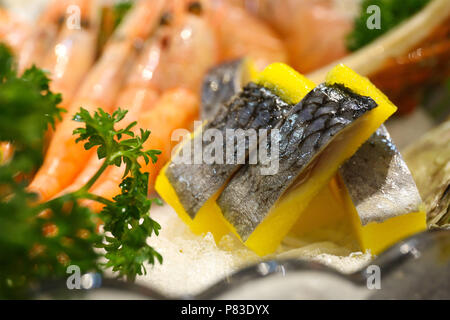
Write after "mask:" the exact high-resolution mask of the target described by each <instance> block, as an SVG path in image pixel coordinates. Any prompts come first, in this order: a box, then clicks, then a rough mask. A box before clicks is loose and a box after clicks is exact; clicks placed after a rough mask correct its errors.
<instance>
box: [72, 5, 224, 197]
mask: <svg viewBox="0 0 450 320" xmlns="http://www.w3.org/2000/svg"><path fill="white" fill-rule="evenodd" d="M179 5H184V4H183V3H182V2H179V3H177V5H176V6H175V7H174V8H171V11H172V13H173V16H172V18H171V23H170V26H169V27H162V28H160V30H158V32H157V33H156V34H155V36H154V37H153V38H152V39H151V40H150V41H149V42H148V44H147V45H146V47H145V50H144V51H143V52H142V54H141V56H140V59H139V61H138V63H137V64H136V65H135V67H134V69H133V71H132V72H131V75H130V77H129V79H128V80H127V86H126V88H125V89H124V90H123V91H122V94H121V97H120V98H119V100H118V103H117V106H120V107H126V108H127V109H128V110H129V112H128V114H127V116H126V117H125V119H124V120H123V121H122V124H121V125H122V126H127V125H128V124H129V123H131V122H132V121H135V120H137V116H138V115H139V113H141V112H148V111H149V110H150V109H151V107H153V106H154V104H155V103H154V102H155V99H156V97H157V93H156V92H161V91H164V90H167V89H168V88H173V87H175V86H178V87H180V88H181V87H185V88H196V89H197V88H198V86H199V82H200V77H201V75H202V74H203V73H204V72H206V70H207V69H209V68H210V67H211V66H212V65H213V63H214V62H215V61H216V59H217V58H216V55H215V48H216V46H215V38H214V35H213V34H212V32H211V31H210V30H209V28H208V25H207V24H206V23H205V21H203V20H202V19H201V18H199V17H196V16H192V15H191V14H189V13H188V14H186V13H185V12H183V10H180V8H179V7H178V6H179ZM186 30H189V32H190V35H189V37H187V36H185V39H182V35H183V33H184V32H187V31H186ZM181 39H182V41H181ZM205 49H206V51H203V50H205ZM187 61H189V63H190V64H191V65H192V66H193V67H195V66H196V67H197V69H198V71H197V72H194V73H191V74H189V73H188V74H186V68H187V66H186V64H187ZM193 67H192V68H193ZM198 73H200V75H198ZM180 90H181V89H180ZM164 101H165V100H164ZM169 105H170V104H169ZM160 161H162V160H160ZM101 164H102V161H101V160H98V159H97V155H93V156H92V157H91V159H90V161H89V162H88V164H87V166H86V167H85V169H84V170H83V171H82V172H81V173H80V174H79V175H78V177H77V179H75V181H74V182H73V183H72V184H71V186H70V187H69V188H67V189H66V190H64V191H63V193H66V192H68V191H74V190H77V189H79V188H81V187H82V186H83V185H85V184H86V183H87V182H88V181H89V179H90V178H91V177H92V176H93V175H94V174H95V173H96V172H97V170H98V169H99V168H100V166H101ZM102 179H109V177H108V175H106V176H104V177H101V178H100V180H99V181H101V180H102Z"/></svg>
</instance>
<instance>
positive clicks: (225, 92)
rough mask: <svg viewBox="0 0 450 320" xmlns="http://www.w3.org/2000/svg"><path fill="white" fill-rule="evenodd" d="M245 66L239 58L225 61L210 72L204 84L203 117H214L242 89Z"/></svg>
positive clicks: (205, 118) (207, 118)
mask: <svg viewBox="0 0 450 320" xmlns="http://www.w3.org/2000/svg"><path fill="white" fill-rule="evenodd" d="M243 67H244V60H243V59H239V60H233V61H230V62H225V63H223V64H221V65H219V66H217V67H214V68H213V69H211V70H210V71H209V72H208V74H207V75H206V76H205V78H204V81H203V86H202V110H201V116H202V119H204V120H209V119H212V118H214V116H215V115H216V113H217V112H218V110H219V109H220V108H221V107H225V104H226V103H227V102H228V101H230V99H231V98H232V97H233V96H235V95H236V94H237V93H238V92H239V91H241V88H242V87H243V85H244V84H243V83H242V68H243Z"/></svg>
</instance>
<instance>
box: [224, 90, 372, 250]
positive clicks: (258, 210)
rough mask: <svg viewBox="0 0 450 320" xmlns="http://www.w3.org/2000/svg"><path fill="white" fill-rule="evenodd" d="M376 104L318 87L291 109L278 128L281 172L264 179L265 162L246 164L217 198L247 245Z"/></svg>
mask: <svg viewBox="0 0 450 320" xmlns="http://www.w3.org/2000/svg"><path fill="white" fill-rule="evenodd" d="M376 106H377V104H376V103H375V101H373V100H372V99H371V98H369V97H363V96H359V95H356V94H354V93H352V92H350V91H349V90H348V89H346V88H344V87H343V86H340V85H334V86H329V87H328V86H325V85H320V86H319V87H317V88H315V89H314V90H313V91H311V92H310V93H309V94H308V95H307V96H306V97H305V98H304V99H303V100H302V101H301V102H300V103H299V104H297V105H296V106H295V107H294V108H293V109H292V110H291V112H290V114H289V115H288V116H287V118H286V120H285V121H284V123H283V124H282V125H281V127H280V145H279V147H280V158H279V171H278V173H277V174H275V175H261V173H260V172H261V171H260V170H261V167H262V166H261V164H256V165H245V166H243V167H242V168H241V169H240V170H239V171H238V172H237V173H236V174H235V176H234V177H233V178H232V179H231V181H230V182H229V183H228V185H227V186H226V187H225V189H224V191H223V192H222V194H221V195H220V196H219V198H218V200H217V204H218V205H219V207H220V208H221V210H222V213H223V215H224V216H225V218H226V219H227V220H228V221H229V222H230V223H231V224H232V225H233V226H234V227H235V228H236V231H237V232H238V234H239V235H240V236H241V237H242V239H243V240H244V241H245V240H247V239H248V237H249V236H250V235H251V233H252V232H253V231H254V230H255V228H256V227H257V226H258V225H259V224H260V223H261V222H262V221H263V220H264V218H265V217H266V215H267V214H268V213H269V211H270V210H271V208H272V207H273V206H274V204H275V203H276V201H277V200H278V199H279V198H280V197H281V196H282V195H283V193H284V192H285V191H286V190H287V189H288V188H289V186H291V185H292V184H293V183H294V182H296V179H297V178H298V177H299V176H300V175H301V174H302V173H303V172H304V170H305V169H306V168H307V167H308V165H309V164H311V163H312V160H313V159H314V158H315V157H316V156H317V155H318V154H319V153H320V152H321V151H322V150H323V149H325V147H326V146H327V145H328V144H329V143H330V142H331V141H332V140H333V137H334V136H335V135H336V134H338V133H339V132H340V131H342V130H343V129H345V128H347V127H349V126H350V125H351V124H352V123H353V122H354V121H355V120H356V119H358V118H359V117H361V116H362V115H363V114H365V113H366V112H367V111H369V110H371V109H373V108H375V107H376ZM336 119H339V121H336Z"/></svg>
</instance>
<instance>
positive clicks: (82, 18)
mask: <svg viewBox="0 0 450 320" xmlns="http://www.w3.org/2000/svg"><path fill="white" fill-rule="evenodd" d="M414 1H415V2H414V4H408V5H407V6H405V12H403V13H402V15H401V16H399V17H398V19H397V20H398V21H397V20H396V19H393V21H390V24H389V25H388V27H386V26H385V27H384V29H381V30H379V31H373V32H374V33H371V32H372V31H367V30H365V29H362V28H363V27H364V26H363V27H361V26H362V25H363V24H362V22H361V21H363V22H364V21H365V20H364V19H366V18H367V14H368V12H367V11H365V10H366V9H367V6H368V5H370V1H369V0H363V1H359V0H350V1H346V3H345V4H343V2H341V1H335V0H311V1H301V0H286V1H272V0H248V1H235V0H133V1H115V0H114V1H104V0H94V1H87V0H48V1H44V2H46V5H45V7H44V8H43V9H42V11H41V12H40V13H39V15H38V18H37V20H36V21H35V22H34V23H33V22H30V21H27V20H26V19H23V17H20V16H19V15H17V14H16V13H17V12H13V10H12V9H8V8H7V7H2V5H3V3H2V5H0V58H1V59H0V102H1V101H3V102H2V103H3V107H0V110H2V108H3V111H0V117H2V112H5V113H4V117H5V119H13V120H10V121H9V122H11V123H15V121H14V117H16V120H17V114H16V113H17V112H19V111H18V110H22V109H23V110H27V109H26V106H27V105H29V106H30V108H34V109H36V108H35V107H34V104H32V103H31V102H30V101H44V102H45V103H44V102H42V103H41V104H43V105H44V104H45V108H46V109H45V110H46V111H45V112H43V111H41V113H43V114H42V115H39V114H38V113H39V110H34V109H33V110H31V109H30V110H31V111H29V112H30V114H31V115H32V117H31V116H30V119H33V121H36V124H34V123H32V121H30V124H29V128H23V129H24V132H23V133H22V132H20V130H18V131H17V132H20V134H17V139H12V138H11V136H10V135H8V134H6V133H2V131H1V128H0V134H1V135H2V136H1V138H0V224H1V223H3V224H4V225H5V226H6V225H9V223H11V225H12V226H13V224H14V223H18V221H19V220H20V219H23V221H21V223H22V228H16V230H19V231H18V232H15V233H20V232H22V231H23V230H29V229H27V228H31V227H33V228H36V230H37V231H36V230H33V231H23V232H24V233H27V232H28V233H29V234H30V239H31V235H33V237H34V238H33V239H31V240H30V239H29V240H30V241H29V242H27V241H24V242H23V243H24V246H25V245H27V246H28V247H26V248H25V247H24V248H25V249H24V248H22V247H20V249H17V250H16V251H14V252H13V251H11V252H13V253H12V254H11V255H12V256H14V255H16V254H17V252H28V256H29V257H28V258H27V259H31V260H30V261H31V262H30V265H31V267H29V269H30V270H39V265H38V264H39V263H40V260H39V259H40V258H42V257H46V258H47V255H46V253H47V252H50V253H52V252H56V251H55V250H57V251H58V254H55V255H54V257H51V258H54V260H55V261H56V262H54V263H55V265H52V263H53V262H48V261H47V260H45V259H43V260H42V261H44V262H45V263H46V266H49V268H50V269H49V270H56V271H55V275H56V276H57V277H61V274H63V276H64V275H65V273H64V272H63V273H61V270H64V268H66V267H67V266H68V265H70V264H72V263H75V262H79V261H85V260H86V261H90V262H91V264H89V263H87V262H86V264H83V268H84V266H86V269H88V271H90V270H96V271H97V270H102V271H100V272H103V271H104V272H106V274H108V275H110V276H116V275H117V276H119V277H123V278H126V279H127V280H131V281H135V280H136V279H138V281H144V282H148V283H150V285H151V283H153V284H154V285H156V286H159V288H164V286H165V285H167V284H168V283H170V290H168V291H167V292H169V293H173V294H176V295H180V296H181V295H182V294H183V292H181V291H177V290H176V288H175V287H177V282H180V281H182V280H180V279H183V277H184V278H186V279H187V276H186V274H187V273H190V274H193V273H194V271H192V270H187V269H189V268H186V270H183V271H180V270H179V269H180V265H184V264H186V263H190V262H194V261H196V259H197V258H198V261H205V263H207V264H213V263H212V262H211V261H215V260H214V259H215V258H217V259H216V260H217V261H218V262H217V263H215V264H214V266H212V267H211V270H212V271H211V272H209V271H205V270H207V269H208V266H203V267H198V270H199V272H204V273H205V275H204V276H205V279H203V280H199V276H198V274H197V278H195V277H194V276H192V277H191V276H189V280H186V283H188V284H189V285H186V287H183V288H184V289H183V290H185V294H193V293H195V294H196V293H198V292H200V289H204V288H206V287H207V286H210V285H211V284H212V281H213V280H219V279H222V278H223V277H227V276H229V274H230V273H231V272H234V271H237V270H239V269H241V268H242V267H245V266H248V265H250V264H253V263H258V262H261V261H265V260H266V259H272V258H273V259H276V260H277V261H279V260H280V259H281V260H282V259H286V258H289V259H292V258H294V259H303V258H306V259H312V260H315V261H319V262H320V263H324V264H327V265H328V266H330V267H332V268H334V269H337V270H338V271H339V272H341V273H342V272H343V273H348V274H353V273H354V272H357V271H358V270H362V269H361V268H362V267H363V266H364V265H365V264H367V263H368V262H369V261H371V259H373V258H375V257H376V256H378V255H381V256H382V255H383V253H385V252H387V250H389V248H390V247H392V246H394V245H396V244H397V246H398V243H399V242H400V241H404V240H405V239H406V238H407V237H409V236H413V235H416V234H418V233H421V232H427V230H428V229H434V228H439V229H440V228H448V226H449V225H450V218H449V203H450V196H449V195H450V192H449V190H450V189H449V188H450V186H449V178H450V175H449V173H450V170H449V164H450V150H449V146H450V131H449V120H448V119H447V120H445V119H437V121H436V123H438V122H442V124H440V126H439V127H437V128H436V129H434V130H432V131H431V132H429V133H428V134H426V135H425V136H424V137H423V138H422V139H419V140H418V141H413V143H412V144H411V145H410V146H409V147H408V148H406V149H405V150H402V148H399V147H398V146H397V145H396V144H395V138H396V136H395V134H394V130H391V129H392V127H391V124H394V123H395V121H398V122H401V121H405V122H406V123H407V121H408V117H406V116H405V115H406V114H412V115H417V114H419V113H420V112H422V113H424V112H423V110H422V109H419V112H418V111H417V108H416V106H417V105H418V104H419V101H420V99H422V97H423V93H424V92H425V90H431V89H433V88H434V86H435V85H439V86H440V89H441V90H442V88H444V90H445V88H447V87H448V86H447V87H446V85H445V81H448V76H449V75H450V65H449V63H448V61H449V59H448V58H449V57H450V37H449V35H450V33H449V27H448V26H449V24H448V22H449V21H450V20H449V19H450V2H448V0H414ZM380 3H381V2H380ZM380 3H378V2H377V4H380ZM380 6H381V7H382V8H381V9H382V10H384V11H383V14H392V13H393V12H395V10H398V9H399V7H398V4H394V3H389V4H380ZM391 11H392V12H391ZM383 19H384V18H383ZM381 21H382V22H383V23H385V22H386V20H381ZM367 26H368V24H367ZM367 28H369V27H367ZM369 29H370V28H369ZM23 88H26V89H23ZM425 88H426V89H425ZM19 89H20V90H21V91H29V92H26V93H25V92H24V93H23V94H24V98H23V99H21V98H22V97H21V93H20V92H18V91H19ZM447 89H448V88H447ZM442 96H444V97H443V99H445V98H446V97H447V98H448V95H446V92H444V94H443V95H442ZM439 98H442V97H439ZM446 103H447V104H448V103H449V102H448V101H447V102H446V101H444V102H443V105H446ZM0 104H1V103H0ZM15 106H17V108H16V107H15ZM43 110H44V107H43ZM448 110H450V107H448ZM33 112H34V113H36V114H34V113H33ZM446 112H447V113H446ZM446 112H444V113H440V114H448V111H446ZM422 113H420V114H419V116H424V117H427V119H428V118H430V119H431V117H428V116H427V115H423V114H422ZM39 119H40V120H39ZM2 121H3V120H2ZM39 121H40V122H39ZM429 121H430V122H431V121H432V120H429ZM4 123H5V122H4ZM39 128H41V129H40V130H41V131H40V132H42V134H41V135H39V134H36V132H38V131H37V130H38V129H39ZM19 129H20V128H19ZM10 130H11V129H10ZM33 130H34V131H33ZM4 131H5V130H4ZM389 131H391V133H392V135H393V136H394V137H391V134H390V132H389ZM38 136H39V137H38ZM26 139H30V140H29V141H32V142H29V141H28V140H26ZM33 139H34V140H33ZM413 139H414V138H410V140H413ZM24 141H27V142H26V143H25V142H24ZM399 146H403V145H402V144H401V143H400V144H399ZM26 148H28V149H30V150H29V152H28V153H27V150H25V151H24V149H26ZM34 148H36V150H37V151H36V150H34ZM27 157H28V158H27ZM153 198H155V199H153ZM161 200H162V201H161ZM153 204H160V205H162V206H163V207H162V208H158V209H157V208H155V209H153V207H154V205H153ZM11 208H15V209H17V210H22V211H24V212H26V214H25V213H24V214H23V215H20V216H18V218H17V221H12V220H8V219H10V216H9V215H6V214H5V213H6V211H11V210H12V209H11ZM2 211H5V212H2ZM149 211H151V212H150V213H149ZM27 214H28V215H29V216H27ZM30 215H31V216H33V217H34V218H35V219H36V221H38V222H37V223H36V224H34V222H30V223H29V221H31V219H30ZM2 219H5V220H2ZM77 219H84V220H77ZM157 220H161V221H162V223H161V225H160V224H159V223H158V221H157ZM3 221H7V223H4V222H3ZM11 221H12V222H11ZM33 221H34V220H33ZM19 222H20V221H19ZM25 226H26V227H25ZM72 226H73V227H72ZM161 226H162V227H163V230H162V233H161V235H162V236H161V237H159V238H157V237H158V236H159V234H160V229H161ZM164 228H167V229H168V231H166V230H164ZM0 229H1V225H0ZM2 230H4V229H1V230H0V251H2V250H3V247H5V248H6V245H5V243H6V244H7V245H11V246H12V245H22V242H21V241H17V239H16V240H14V239H13V240H10V239H9V238H8V237H6V236H3V237H2V235H1V232H3V231H2ZM11 230H13V228H12V227H11ZM21 230H22V231H21ZM40 237H41V238H42V237H43V239H44V240H36V239H41V238H40ZM25 238H26V237H25V236H24V239H25ZM11 239H12V238H11ZM47 241H48V242H47ZM52 241H59V242H58V243H59V244H58V245H56V246H55V245H52ZM83 241H85V242H83ZM46 250H48V251H46ZM51 250H54V251H51ZM5 252H6V251H5ZM83 252H88V253H89V254H90V256H89V257H88V258H86V259H85V260H83V259H84V258H85V256H83ZM97 252H99V253H97ZM0 253H1V252H0ZM86 255H87V253H86ZM166 256H167V259H168V260H167V269H164V268H166V267H165V263H166V260H165V259H166ZM2 257H3V256H1V255H0V258H2ZM35 257H38V258H39V259H37V260H39V261H38V262H36V263H35V261H34V260H33V259H34V258H35ZM163 258H164V260H163ZM102 259H103V260H105V259H106V261H107V262H106V263H103V262H99V261H103V260H102ZM37 260H36V261H37ZM27 261H28V260H27ZM329 261H333V263H329ZM336 261H345V263H346V265H345V266H344V267H343V266H342V265H341V266H339V265H338V263H337V262H336ZM158 262H159V265H158ZM83 263H84V262H83ZM199 263H200V262H199ZM25 267H26V264H24V268H25ZM146 267H147V269H148V271H147V270H146ZM148 267H151V268H153V269H152V270H150V268H148ZM177 268H178V269H177ZM194 269H195V268H194ZM168 270H170V272H169V271H168ZM173 270H175V271H173ZM201 270H203V271H201ZM13 271H14V270H12V269H8V270H7V271H6V273H8V272H11V273H13ZM2 272H5V271H4V269H2V267H1V266H0V298H2V297H3V292H2V290H4V288H8V286H9V281H10V279H7V280H8V281H3V280H4V279H3V278H2V275H1V273H2ZM83 272H84V271H83ZM152 272H153V274H152V275H149V274H151V273H152ZM171 272H178V273H177V274H176V276H174V277H173V278H172V279H169V278H171V275H170V273H171ZM183 272H184V273H183ZM261 272H263V271H261ZM358 272H359V271H358ZM31 273H32V272H30V274H31ZM147 273H148V274H147ZM42 274H43V273H42ZM155 274H156V275H157V276H155ZM49 275H50V276H49ZM41 276H42V275H38V276H36V277H35V278H33V277H32V276H29V279H28V278H27V279H26V280H24V281H22V280H21V281H19V282H17V283H19V287H20V290H22V289H23V288H22V287H21V285H22V284H21V283H27V282H30V283H32V282H33V281H40V280H42V279H41V278H39V277H41ZM45 276H46V277H51V276H52V274H51V272H50V273H47V274H46V275H45ZM14 277H15V278H14ZM14 277H12V278H14V279H13V280H14V281H16V280H17V279H19V278H20V277H17V275H14ZM155 277H162V278H161V281H159V279H156V278H155ZM196 279H197V280H196ZM194 280H195V281H196V282H197V283H196V284H192V283H194V282H195V281H194ZM188 286H190V288H188ZM11 287H13V286H11ZM193 288H194V289H195V290H194V289H193ZM8 290H9V289H8ZM161 290H164V289H161ZM180 290H181V289H180ZM25 291H26V290H25ZM170 291H172V292H170ZM15 293H16V292H14V294H15ZM8 294H9V293H8ZM6 296H8V295H6ZM18 296H19V297H20V295H18Z"/></svg>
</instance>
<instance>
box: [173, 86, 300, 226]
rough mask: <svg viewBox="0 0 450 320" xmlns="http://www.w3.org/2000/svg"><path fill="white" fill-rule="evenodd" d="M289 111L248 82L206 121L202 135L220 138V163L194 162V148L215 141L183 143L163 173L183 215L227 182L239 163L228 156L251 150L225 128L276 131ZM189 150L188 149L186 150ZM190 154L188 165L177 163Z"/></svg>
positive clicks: (200, 137) (198, 139)
mask: <svg viewBox="0 0 450 320" xmlns="http://www.w3.org/2000/svg"><path fill="white" fill-rule="evenodd" d="M290 109H292V105H290V104H288V103H286V102H284V101H283V100H282V99H281V98H279V97H278V96H277V95H276V94H274V93H273V92H272V91H270V90H269V89H267V88H265V87H263V86H259V85H257V84H255V83H252V82H250V83H249V84H247V85H246V86H245V87H244V89H243V90H242V91H241V92H240V93H239V94H238V95H236V96H235V97H234V99H232V100H231V101H229V103H228V104H227V106H226V107H223V108H220V109H219V112H218V114H216V116H215V117H214V119H212V120H211V121H208V122H207V123H206V124H205V125H204V127H203V132H206V131H207V130H208V129H215V130H218V131H219V132H220V133H221V134H222V136H223V145H221V147H222V148H223V152H222V154H223V161H222V163H212V164H207V163H205V162H202V163H195V161H194V160H195V153H196V150H195V146H196V145H201V147H202V150H207V149H208V148H209V147H210V146H211V145H213V144H214V142H209V141H204V138H203V135H202V134H198V135H195V136H194V139H192V140H191V143H189V144H184V145H183V146H182V147H181V149H180V152H179V153H178V154H177V155H175V156H174V158H173V159H172V162H171V163H170V164H169V166H168V167H167V170H166V176H167V178H168V180H169V182H170V183H171V185H172V186H173V188H174V189H175V192H176V193H177V196H178V198H179V200H180V202H181V204H182V205H183V207H184V209H185V210H186V212H187V213H188V214H189V215H190V216H191V217H192V218H194V217H195V216H196V214H197V212H198V211H199V210H200V208H201V207H202V206H203V205H204V204H205V202H206V201H207V200H208V199H209V198H211V197H212V196H213V195H214V194H215V193H216V192H218V191H219V190H220V188H221V187H222V186H223V185H224V184H225V183H226V182H227V181H228V179H229V178H230V177H231V176H232V175H233V174H234V173H235V172H236V170H238V169H239V168H240V167H241V166H242V165H243V164H242V163H229V161H227V159H226V154H227V153H232V154H233V155H234V158H235V159H237V154H238V153H239V152H240V153H242V154H244V157H245V158H248V155H249V154H250V152H252V151H253V149H252V148H251V147H255V146H253V145H249V143H248V140H247V139H245V141H243V142H242V143H244V144H245V145H240V144H239V143H235V138H234V137H229V136H228V135H227V133H226V131H227V130H228V129H233V130H237V129H243V130H248V129H254V130H258V129H268V130H270V129H272V128H275V127H276V126H277V125H278V124H279V123H280V122H281V121H282V120H283V119H284V118H285V117H286V115H287V114H288V111H289V110H290ZM227 145H232V148H233V149H232V150H226V146H227ZM189 148H190V150H189ZM185 152H187V153H188V154H190V155H191V161H190V162H189V163H183V162H182V161H179V159H180V158H182V157H183V154H187V153H185Z"/></svg>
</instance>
